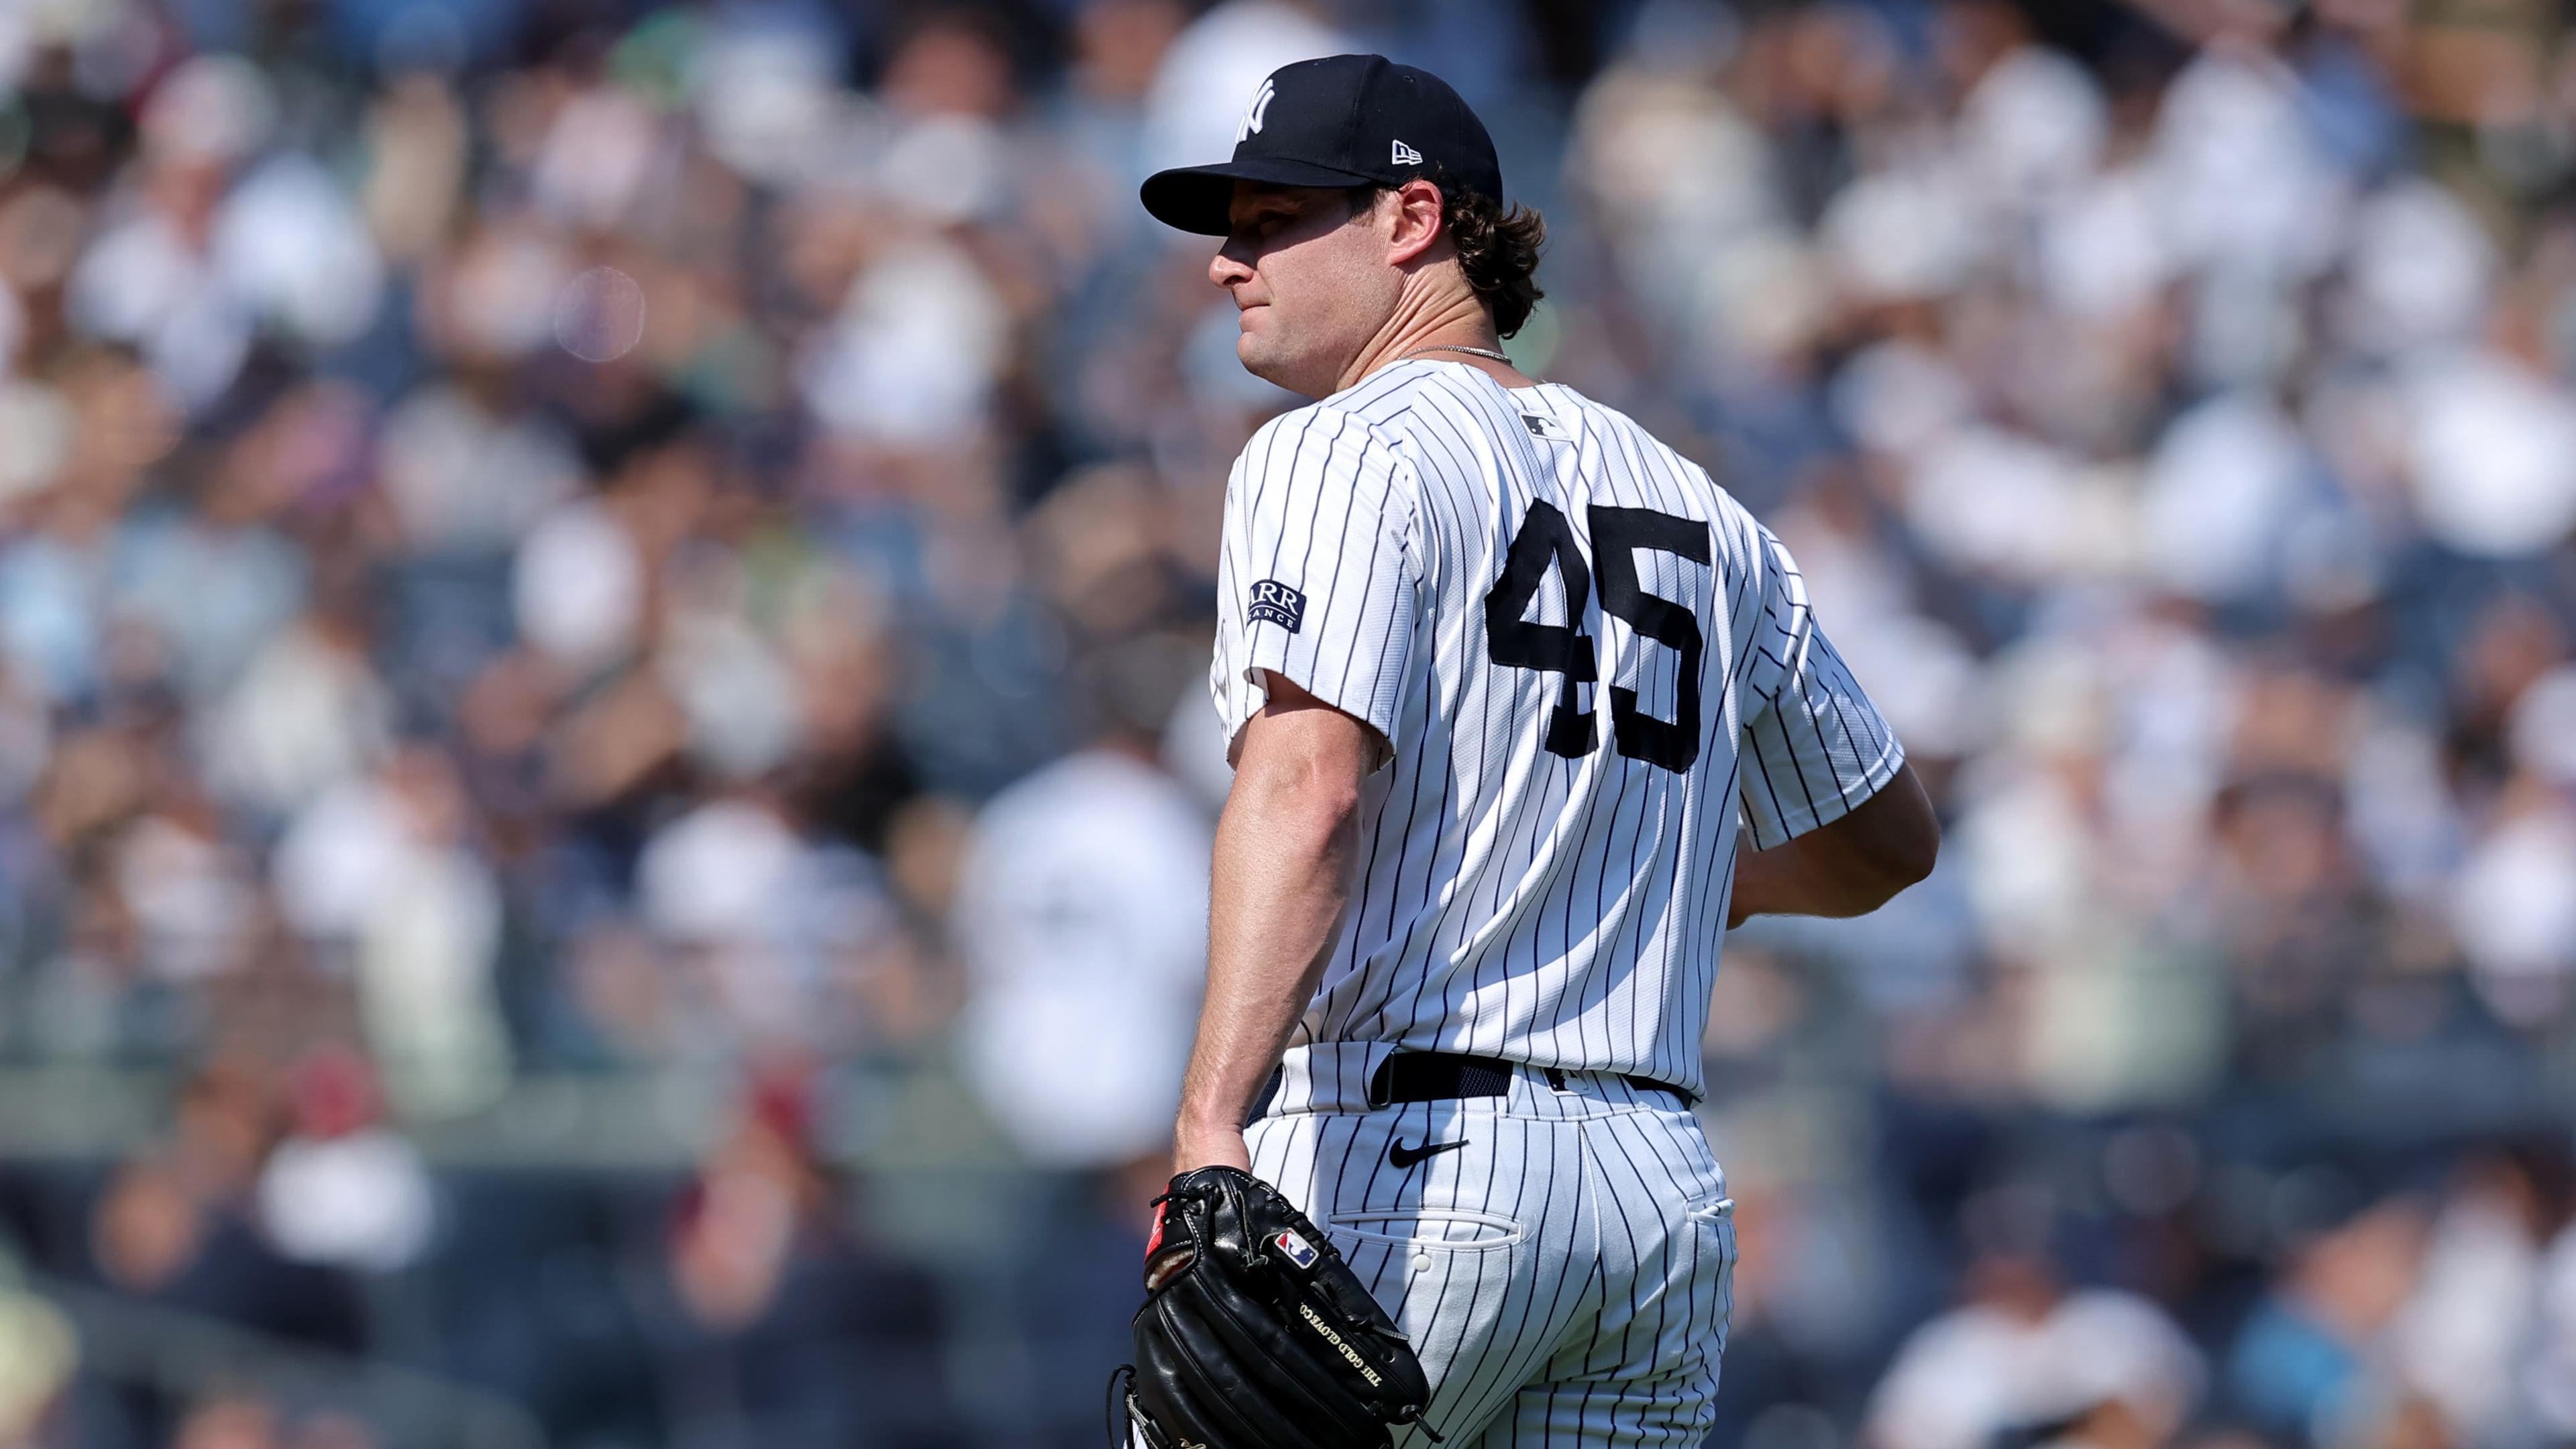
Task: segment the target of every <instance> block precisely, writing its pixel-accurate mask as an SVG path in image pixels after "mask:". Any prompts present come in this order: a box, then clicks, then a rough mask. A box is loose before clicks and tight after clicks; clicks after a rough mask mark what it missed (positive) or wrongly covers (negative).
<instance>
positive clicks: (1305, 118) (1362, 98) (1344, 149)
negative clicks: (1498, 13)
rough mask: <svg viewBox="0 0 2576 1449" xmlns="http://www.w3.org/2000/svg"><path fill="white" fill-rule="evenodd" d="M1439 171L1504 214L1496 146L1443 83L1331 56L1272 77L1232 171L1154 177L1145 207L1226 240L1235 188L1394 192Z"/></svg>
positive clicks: (1381, 61) (1242, 134)
mask: <svg viewBox="0 0 2576 1449" xmlns="http://www.w3.org/2000/svg"><path fill="white" fill-rule="evenodd" d="M1435 168H1436V169H1437V171H1438V173H1439V175H1440V177H1441V178H1442V179H1444V180H1446V181H1447V182H1448V183H1449V184H1450V185H1451V186H1454V187H1457V188H1460V189H1462V190H1465V191H1467V192H1470V193H1473V194H1475V195H1477V196H1484V197H1490V198H1492V200H1493V202H1494V204H1495V205H1497V206H1499V205H1501V204H1502V200H1503V166H1502V163H1501V162H1500V161H1498V160H1496V159H1495V157H1494V138H1493V137H1491V136H1489V135H1487V134H1485V123H1484V122H1482V121H1479V120H1477V119H1476V113H1475V112H1474V111H1472V110H1469V109H1468V108H1467V103H1466V102H1465V101H1463V100H1460V99H1459V98H1458V93H1457V92H1456V91H1453V90H1451V89H1449V83H1448V82H1447V81H1444V80H1442V79H1441V78H1440V77H1438V76H1436V75H1433V74H1432V73H1431V72H1429V71H1427V70H1416V69H1414V68H1413V67H1412V66H1409V65H1397V64H1396V63H1395V62H1393V61H1391V60H1388V59H1387V58H1386V57H1385V56H1382V55H1332V56H1326V57H1325V58H1323V59H1322V60H1301V61H1299V62H1297V63H1296V64H1295V65H1283V66H1281V67H1280V68H1279V69H1277V70H1274V71H1272V72H1271V73H1270V78H1269V79H1268V80H1265V81H1263V82H1262V83H1261V89H1260V90H1258V91H1255V92H1254V93H1253V96H1252V104H1251V105H1249V106H1247V107H1245V108H1244V112H1243V122H1242V124H1241V125H1238V126H1237V127H1235V131H1234V159H1233V160H1231V161H1227V162H1223V163H1221V164H1218V165H1214V166H1182V167H1178V168H1175V169H1173V170H1170V171H1157V172H1155V173H1154V174H1153V175H1152V176H1149V177H1147V178H1145V185H1144V187H1143V188H1142V190H1140V191H1139V192H1138V196H1139V197H1140V199H1142V200H1143V201H1144V203H1145V209H1146V210H1147V211H1149V212H1152V213H1153V214H1154V217H1155V219H1156V220H1158V221H1160V222H1162V223H1163V224H1164V225H1166V226H1175V227H1179V228H1180V229H1181V230H1183V231H1193V232H1197V233H1199V234H1200V235H1202V236H1224V235H1225V234H1226V232H1227V231H1228V230H1229V228H1228V227H1227V225H1226V207H1227V204H1228V203H1229V202H1231V201H1232V200H1233V199H1234V183H1236V182H1238V181H1259V182H1265V183H1267V184H1269V185H1272V186H1357V185H1360V184H1361V183H1363V182H1375V183H1377V184H1379V185H1381V186H1397V185H1401V184H1402V183H1404V182H1407V181H1410V180H1412V179H1413V178H1415V177H1417V176H1423V175H1426V174H1429V173H1431V172H1432V171H1433V170H1434V169H1435Z"/></svg>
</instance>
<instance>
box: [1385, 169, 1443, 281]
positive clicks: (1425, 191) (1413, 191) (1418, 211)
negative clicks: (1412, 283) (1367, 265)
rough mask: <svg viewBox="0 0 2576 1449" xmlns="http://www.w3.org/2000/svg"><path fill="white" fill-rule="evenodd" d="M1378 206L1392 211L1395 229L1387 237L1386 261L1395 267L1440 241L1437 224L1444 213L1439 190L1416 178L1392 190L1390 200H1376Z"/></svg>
mask: <svg viewBox="0 0 2576 1449" xmlns="http://www.w3.org/2000/svg"><path fill="white" fill-rule="evenodd" d="M1379 205H1381V206H1392V207H1393V208H1394V210H1395V230H1394V233H1393V234H1392V235H1390V236H1389V237H1388V238H1387V260H1388V261H1390V262H1393V263H1394V264H1395V265H1397V266H1399V267H1400V266H1403V265H1404V264H1406V263H1407V262H1410V261H1412V260H1414V259H1415V258H1417V257H1419V256H1421V255H1422V254H1423V253H1424V252H1427V251H1429V250H1431V247H1432V244H1433V243H1434V242H1437V241H1439V240H1440V221H1441V217H1442V215H1443V212H1444V210H1445V208H1444V206H1443V204H1442V202H1441V200H1440V188H1439V187H1438V186H1435V185H1433V184H1432V183H1431V182H1428V181H1425V180H1423V179H1422V178H1420V177H1418V176H1417V177H1415V178H1414V179H1413V180H1411V181H1408V182H1406V183H1404V184H1403V185H1402V186H1399V187H1397V188H1395V194H1394V195H1393V196H1392V197H1391V198H1380V200H1379Z"/></svg>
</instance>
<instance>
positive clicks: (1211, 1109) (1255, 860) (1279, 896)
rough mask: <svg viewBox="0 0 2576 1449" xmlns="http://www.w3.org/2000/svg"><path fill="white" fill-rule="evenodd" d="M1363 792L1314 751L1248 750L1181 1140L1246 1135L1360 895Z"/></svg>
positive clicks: (1223, 871)
mask: <svg viewBox="0 0 2576 1449" xmlns="http://www.w3.org/2000/svg"><path fill="white" fill-rule="evenodd" d="M1358 815H1359V791H1358V789H1357V786H1356V783H1355V782H1354V781H1352V780H1350V779H1348V778H1337V772H1335V771H1333V770H1331V769H1329V768H1322V767H1319V762H1315V761H1313V760H1311V759H1309V758H1304V757H1298V756H1291V757H1289V758H1271V757H1268V756H1261V757H1258V758H1253V757H1248V758H1247V759H1246V760H1245V762H1244V769H1243V771H1242V773H1240V774H1238V775H1237V776H1236V778H1235V783H1234V789H1233V791H1232V793H1231V794H1229V795H1228V796H1227V798H1226V806H1225V814H1224V816H1223V817H1222V818H1221V819H1220V820H1219V821H1218V822H1217V837H1216V856H1215V861H1214V867H1213V872H1212V879H1211V886H1212V890H1211V894H1210V900H1209V917H1208V927H1209V929H1208V985H1207V1000H1206V1004H1205V1005H1204V1006H1203V1007H1202V1008H1201V1010H1200V1013H1199V1031H1198V1042H1197V1045H1196V1047H1195V1048H1194V1049H1193V1050H1192V1052H1191V1054H1190V1066H1189V1072H1188V1075H1187V1076H1186V1077H1185V1078H1184V1079H1183V1082H1182V1088H1181V1118H1180V1138H1181V1142H1180V1146H1181V1149H1182V1152H1183V1155H1185V1156H1186V1155H1189V1154H1190V1153H1191V1151H1192V1150H1193V1148H1192V1144H1193V1142H1194V1141H1203V1140H1206V1139H1208V1138H1219V1137H1224V1136H1227V1135H1229V1134H1233V1133H1236V1132H1239V1131H1240V1130H1241V1129H1242V1126H1243V1120H1244V1118H1245V1117H1246V1116H1247V1115H1249V1113H1250V1112H1251V1109H1252V1106H1253V1103H1254V1100H1255V1099H1256V1098H1257V1097H1258V1096H1259V1095H1260V1093H1261V1089H1262V1087H1263V1086H1264V1085H1265V1084H1266V1083H1267V1082H1268V1080H1269V1077H1270V1073H1271V1070H1272V1068H1274V1067H1276V1066H1277V1065H1278V1062H1279V1053H1280V1050H1281V1049H1282V1048H1283V1047H1285V1046H1286V1045H1287V1042H1288V1034H1289V1032H1290V1031H1291V1030H1292V1029H1293V1028H1294V1027H1295V1026H1296V1023H1297V1018H1298V1017H1299V1016H1300V1015H1301V1014H1303V1013H1304V1011H1305V1009H1306V1003H1307V1002H1308V1001H1309V1000H1310V999H1311V998H1312V997H1313V996H1314V992H1315V985H1316V981H1317V978H1318V977H1319V976H1320V975H1321V974H1322V972H1323V969H1324V960H1325V957H1326V956H1327V955H1329V954H1330V952H1331V950H1332V947H1333V943H1334V941H1335V939H1336V938H1337V936H1338V934H1339V932H1340V927H1341V917H1342V908H1343V906H1344V904H1345V903H1346V901H1347V899H1348V897H1349V891H1350V875H1351V867H1352V863H1353V861H1354V859H1355V858H1356V856H1357V854H1358V842H1359V830H1358Z"/></svg>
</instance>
